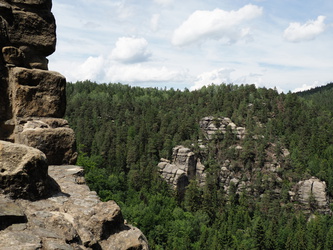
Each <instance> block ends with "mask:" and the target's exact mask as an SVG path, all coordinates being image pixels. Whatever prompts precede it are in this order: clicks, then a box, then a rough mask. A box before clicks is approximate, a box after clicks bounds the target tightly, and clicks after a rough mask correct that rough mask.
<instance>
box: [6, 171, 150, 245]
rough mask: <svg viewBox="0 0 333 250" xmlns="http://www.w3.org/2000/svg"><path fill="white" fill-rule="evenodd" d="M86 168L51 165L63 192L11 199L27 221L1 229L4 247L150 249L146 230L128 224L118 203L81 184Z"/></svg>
mask: <svg viewBox="0 0 333 250" xmlns="http://www.w3.org/2000/svg"><path fill="white" fill-rule="evenodd" d="M82 171H83V170H82V168H81V167H78V166H71V165H63V166H50V167H49V174H50V175H51V176H52V177H53V178H54V179H55V180H56V181H57V182H58V183H59V185H60V187H61V191H62V192H59V193H58V194H56V195H54V196H52V197H50V198H48V199H44V200H39V201H35V202H29V201H27V200H20V199H19V200H15V201H10V200H9V202H11V203H15V204H16V205H17V206H19V207H20V208H21V209H22V211H23V213H24V214H25V215H26V217H27V222H26V223H24V224H17V225H12V226H10V227H7V228H6V229H5V230H2V231H1V230H0V249H50V250H51V249H52V250H53V249H148V244H147V240H146V238H145V237H144V235H143V234H142V232H141V231H140V230H139V229H137V228H134V227H132V226H130V225H127V224H125V223H124V219H123V217H122V214H121V211H120V208H119V206H118V205H117V204H116V203H115V202H113V201H109V202H101V201H100V200H99V198H98V196H97V195H96V193H95V192H92V191H90V190H89V188H88V187H87V186H86V185H79V184H78V183H77V181H76V180H77V177H78V176H80V175H82ZM0 197H3V195H1V194H0ZM7 201H8V199H7ZM14 246H17V247H18V248H13V247H14Z"/></svg>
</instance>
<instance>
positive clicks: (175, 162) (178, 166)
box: [158, 146, 205, 193]
mask: <svg viewBox="0 0 333 250" xmlns="http://www.w3.org/2000/svg"><path fill="white" fill-rule="evenodd" d="M158 168H159V171H160V173H161V176H162V178H163V179H165V180H166V182H167V183H168V184H170V185H171V186H172V187H173V188H174V189H176V190H177V191H178V193H183V192H184V191H185V187H186V186H187V185H188V184H189V181H190V180H194V179H197V180H198V181H199V183H200V184H201V185H203V184H204V182H205V173H204V169H205V167H204V166H203V165H202V164H201V162H200V159H198V158H197V157H196V156H195V154H194V153H193V152H192V151H191V150H190V149H189V148H186V147H184V146H177V147H175V148H174V149H173V154H172V161H171V162H170V161H169V160H166V159H161V162H160V163H159V164H158Z"/></svg>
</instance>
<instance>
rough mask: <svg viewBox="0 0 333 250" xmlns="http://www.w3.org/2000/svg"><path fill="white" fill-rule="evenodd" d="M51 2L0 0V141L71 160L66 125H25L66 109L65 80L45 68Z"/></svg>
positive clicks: (51, 32)
mask: <svg viewBox="0 0 333 250" xmlns="http://www.w3.org/2000/svg"><path fill="white" fill-rule="evenodd" d="M51 7H52V1H51V0H0V49H1V50H0V51H1V57H2V58H1V59H0V93H1V94H0V140H6V141H11V142H15V143H20V144H25V145H28V146H31V147H35V148H38V149H40V150H41V151H42V152H44V153H45V154H46V156H47V158H48V162H49V163H50V164H74V163H75V161H76V158H77V153H76V152H75V151H76V148H75V147H76V146H75V137H74V131H73V130H71V129H70V128H69V127H68V126H67V127H63V126H49V125H41V126H42V127H39V128H35V129H33V130H32V129H25V127H24V124H25V123H27V121H28V120H31V119H33V120H36V119H37V120H38V119H39V118H47V119H49V118H51V117H52V118H61V117H63V116H64V114H65V110H66V93H65V90H66V79H65V77H63V76H62V75H61V74H59V73H57V72H52V71H48V70H47V69H48V66H47V64H48V60H47V58H46V57H47V56H49V55H50V54H52V53H53V52H54V51H55V45H56V33H55V29H56V25H55V19H54V17H53V14H52V12H51ZM38 117H39V118H38ZM41 128H43V129H41Z"/></svg>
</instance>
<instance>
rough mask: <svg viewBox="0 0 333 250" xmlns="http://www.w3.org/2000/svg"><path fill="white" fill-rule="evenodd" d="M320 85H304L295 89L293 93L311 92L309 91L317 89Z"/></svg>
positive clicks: (317, 83)
mask: <svg viewBox="0 0 333 250" xmlns="http://www.w3.org/2000/svg"><path fill="white" fill-rule="evenodd" d="M318 85H319V82H315V83H313V84H311V85H308V84H303V85H302V87H299V88H295V89H294V90H293V91H292V92H300V91H305V90H309V89H312V88H315V87H316V86H318Z"/></svg>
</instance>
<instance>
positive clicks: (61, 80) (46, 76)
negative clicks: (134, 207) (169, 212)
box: [0, 0, 148, 250]
mask: <svg viewBox="0 0 333 250" xmlns="http://www.w3.org/2000/svg"><path fill="white" fill-rule="evenodd" d="M51 7H52V1H51V0H0V51H1V56H0V249H8V250H10V249H13V250H14V249H15V250H16V249H24V250H26V249H46V250H47V249H49V250H51V249H52V250H53V249H148V244H147V240H146V238H145V236H144V235H143V234H142V233H141V231H140V230H139V229H137V228H135V227H132V226H130V225H127V224H126V223H125V222H124V219H123V217H122V214H121V211H120V208H119V206H118V205H117V204H116V203H115V202H113V201H109V202H101V201H100V200H99V198H98V197H97V195H96V193H95V192H91V191H90V190H89V188H88V187H87V186H86V185H85V184H84V183H85V181H84V177H83V170H82V168H80V167H77V166H73V165H66V164H74V163H75V162H76V158H77V152H76V148H75V136H74V131H73V130H72V129H71V128H70V127H69V126H68V122H67V121H66V120H64V119H62V117H63V116H64V114H65V109H66V93H65V90H66V79H65V77H63V76H62V75H61V74H59V73H56V72H51V71H48V66H47V64H48V60H47V58H46V57H47V56H49V55H50V54H52V53H53V52H54V50H55V44H56V34H55V27H56V25H55V20H54V17H53V14H52V13H51ZM61 164H64V165H62V166H59V165H61ZM49 165H53V166H49Z"/></svg>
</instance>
